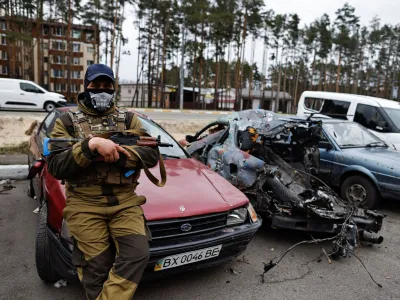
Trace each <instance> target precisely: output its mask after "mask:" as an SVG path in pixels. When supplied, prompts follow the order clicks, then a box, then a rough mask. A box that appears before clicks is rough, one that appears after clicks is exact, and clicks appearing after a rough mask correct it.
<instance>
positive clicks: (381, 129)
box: [375, 126, 390, 132]
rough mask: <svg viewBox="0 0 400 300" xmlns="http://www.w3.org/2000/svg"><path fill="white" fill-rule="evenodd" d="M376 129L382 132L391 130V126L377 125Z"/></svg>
mask: <svg viewBox="0 0 400 300" xmlns="http://www.w3.org/2000/svg"><path fill="white" fill-rule="evenodd" d="M375 129H376V130H378V131H381V132H390V127H387V126H376V127H375Z"/></svg>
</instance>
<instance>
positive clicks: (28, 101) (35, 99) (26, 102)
mask: <svg viewBox="0 0 400 300" xmlns="http://www.w3.org/2000/svg"><path fill="white" fill-rule="evenodd" d="M15 97H16V101H14V103H13V106H12V107H13V108H23V109H38V108H43V107H42V106H43V97H44V92H43V91H42V90H40V89H38V88H37V87H36V86H34V85H33V84H30V83H28V82H20V83H19V91H18V92H17V93H16V95H15Z"/></svg>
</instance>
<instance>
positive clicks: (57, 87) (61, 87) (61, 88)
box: [55, 83, 65, 92]
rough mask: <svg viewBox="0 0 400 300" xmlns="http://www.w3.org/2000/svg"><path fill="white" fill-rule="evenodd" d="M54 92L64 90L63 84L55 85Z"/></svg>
mask: <svg viewBox="0 0 400 300" xmlns="http://www.w3.org/2000/svg"><path fill="white" fill-rule="evenodd" d="M55 89H56V92H62V91H64V90H65V84H61V83H57V84H56V85H55Z"/></svg>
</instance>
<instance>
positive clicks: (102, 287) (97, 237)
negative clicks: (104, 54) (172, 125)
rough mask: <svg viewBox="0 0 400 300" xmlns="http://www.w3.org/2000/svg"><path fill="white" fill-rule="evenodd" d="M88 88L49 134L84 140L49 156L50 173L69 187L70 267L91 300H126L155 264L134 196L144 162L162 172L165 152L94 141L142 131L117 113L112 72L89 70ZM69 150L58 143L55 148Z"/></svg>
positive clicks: (98, 66)
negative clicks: (159, 167)
mask: <svg viewBox="0 0 400 300" xmlns="http://www.w3.org/2000/svg"><path fill="white" fill-rule="evenodd" d="M84 88H85V89H84V93H82V94H80V95H79V96H78V109H77V110H71V111H69V112H68V113H66V114H63V115H62V116H61V117H60V118H59V119H57V120H56V123H55V126H54V129H53V131H52V133H51V137H52V138H67V139H70V138H80V139H82V141H80V142H78V143H75V144H74V145H73V146H72V147H71V148H69V149H68V150H65V151H63V152H61V153H60V152H59V153H57V154H52V155H50V156H49V157H48V170H49V172H50V173H51V174H52V175H53V176H54V177H55V178H57V179H59V180H64V181H65V187H66V189H65V190H66V196H67V203H66V208H65V209H64V211H63V217H64V218H65V220H66V222H67V225H68V228H69V230H70V233H71V236H72V237H73V240H74V243H75V247H74V251H73V254H72V260H73V263H74V265H75V266H76V267H77V270H78V276H79V279H80V281H81V283H82V285H83V286H84V288H85V292H86V296H87V299H89V300H110V299H119V300H125V299H126V300H128V299H131V298H132V297H133V295H134V293H135V290H136V288H137V285H138V284H139V281H140V279H141V277H142V274H143V271H144V269H145V267H146V265H147V262H148V258H149V245H148V236H149V232H148V230H147V226H146V224H145V219H144V215H143V210H142V208H141V207H140V205H142V204H144V203H145V201H146V198H145V197H144V196H138V195H136V193H135V189H136V187H137V185H138V182H137V180H138V178H139V175H140V169H141V168H142V166H143V163H145V164H146V165H147V167H154V166H156V165H157V162H158V158H159V151H158V149H157V148H156V147H155V148H151V147H139V146H120V145H117V144H115V143H114V142H112V141H111V140H109V139H104V138H100V137H96V135H97V134H102V133H106V132H124V131H125V130H132V129H136V130H139V129H140V127H141V123H140V120H139V119H138V117H137V116H136V115H135V114H133V113H130V112H124V111H121V110H119V109H118V108H117V107H115V105H114V102H113V96H114V74H113V71H112V70H111V69H110V68H109V67H107V66H105V65H101V64H95V65H91V66H90V67H89V68H88V69H87V71H86V74H85V81H84ZM68 146H70V144H64V145H62V144H54V146H52V148H51V149H54V150H55V149H59V148H63V147H68ZM139 156H140V157H141V160H140V157H139ZM99 158H100V159H99ZM128 169H130V170H135V172H134V174H133V175H132V176H130V177H126V176H125V175H124V173H125V172H126V170H128ZM112 241H113V243H112V244H114V245H115V250H113V249H114V246H112V244H110V242H112Z"/></svg>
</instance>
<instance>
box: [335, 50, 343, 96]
mask: <svg viewBox="0 0 400 300" xmlns="http://www.w3.org/2000/svg"><path fill="white" fill-rule="evenodd" d="M341 66H342V49H340V50H339V61H338V67H337V73H336V93H339V87H340V68H341Z"/></svg>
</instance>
